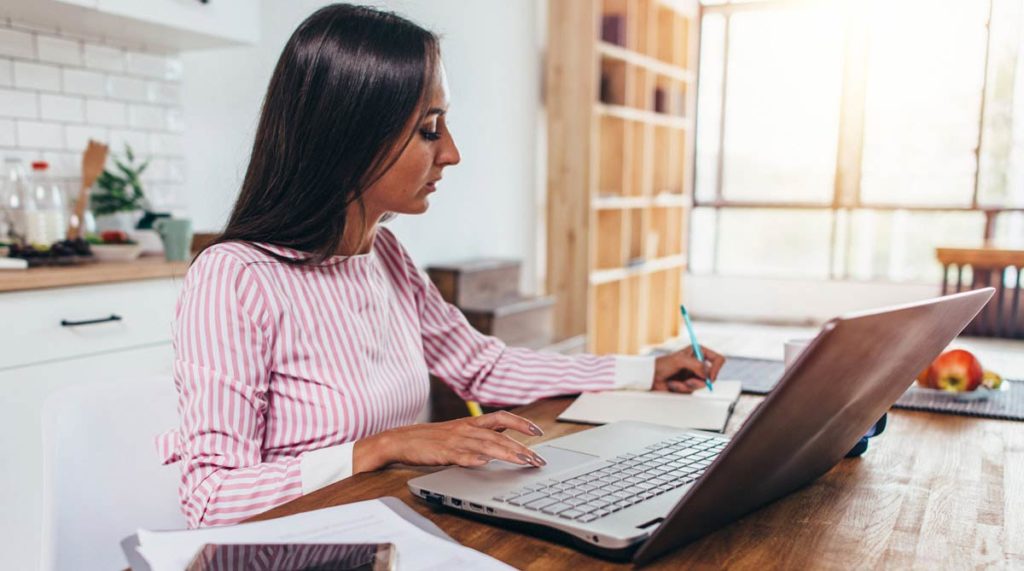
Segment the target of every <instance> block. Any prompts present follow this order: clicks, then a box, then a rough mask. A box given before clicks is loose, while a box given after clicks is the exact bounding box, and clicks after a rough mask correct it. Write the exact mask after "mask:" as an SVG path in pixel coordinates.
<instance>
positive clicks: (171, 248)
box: [153, 218, 192, 262]
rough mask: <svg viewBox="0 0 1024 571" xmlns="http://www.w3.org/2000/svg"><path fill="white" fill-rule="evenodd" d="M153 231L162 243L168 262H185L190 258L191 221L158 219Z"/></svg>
mask: <svg viewBox="0 0 1024 571" xmlns="http://www.w3.org/2000/svg"><path fill="white" fill-rule="evenodd" d="M153 229H154V230H156V231H157V232H158V233H159V234H160V238H161V239H162V240H163V242H164V257H165V258H167V261H168V262H187V261H188V260H189V259H190V258H191V257H192V221H191V220H189V219H188V218H158V219H157V220H155V221H154V222H153Z"/></svg>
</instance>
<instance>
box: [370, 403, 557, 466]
mask: <svg viewBox="0 0 1024 571" xmlns="http://www.w3.org/2000/svg"><path fill="white" fill-rule="evenodd" d="M505 429H512V430H515V431H517V432H521V433H523V434H526V435H528V436H541V435H542V434H544V433H543V432H542V431H541V429H540V428H539V427H538V426H537V425H536V424H534V423H532V422H530V421H529V420H526V419H525V418H523V417H521V416H516V415H514V414H512V413H510V412H505V411H499V412H492V413H490V414H485V415H483V416H476V417H467V418H460V419H457V420H451V421H448V422H434V423H430V424H414V425H411V426H403V427H400V428H394V429H391V430H386V431H384V432H381V433H379V434H375V435H373V436H370V437H367V438H364V439H362V440H360V441H358V442H356V444H355V447H354V448H353V452H352V456H353V459H352V464H353V466H352V468H353V470H352V471H353V473H356V474H358V473H359V472H368V471H371V470H379V469H380V468H383V467H385V466H387V465H388V464H409V465H413V466H448V465H453V464H454V465H457V466H483V465H484V464H486V463H488V462H490V461H491V460H504V461H506V462H511V463H513V464H520V465H523V466H534V467H540V466H543V465H545V464H547V462H546V461H545V460H544V459H543V458H541V457H540V455H538V454H537V453H536V452H534V451H532V450H530V449H529V448H527V447H526V446H523V445H522V444H520V443H518V442H516V441H515V440H512V439H511V438H509V437H508V436H506V435H504V434H502V432H503V431H504V430H505Z"/></svg>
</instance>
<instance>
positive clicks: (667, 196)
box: [651, 192, 690, 207]
mask: <svg viewBox="0 0 1024 571" xmlns="http://www.w3.org/2000/svg"><path fill="white" fill-rule="evenodd" d="M651 204H652V206H684V207H685V206H690V197H689V196H687V195H685V194H681V193H678V192H660V193H658V194H656V195H654V198H653V199H652V201H651Z"/></svg>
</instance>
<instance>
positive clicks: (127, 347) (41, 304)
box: [0, 279, 180, 569]
mask: <svg viewBox="0 0 1024 571" xmlns="http://www.w3.org/2000/svg"><path fill="white" fill-rule="evenodd" d="M179 286H180V283H179V282H177V281H172V280H166V279H160V280H143V281H135V282H126V283H121V284H113V285H102V286H83V287H72V288H59V289H50V290H39V291H32V292H16V293H3V294H0V323H2V325H0V361H2V362H3V363H4V364H5V365H6V366H0V411H2V414H0V458H2V459H0V506H3V511H4V515H3V517H0V551H2V552H3V553H4V559H3V563H2V564H0V567H3V568H4V569H38V568H39V565H40V554H41V550H42V544H41V525H42V505H43V489H42V474H43V466H42V462H43V453H42V407H43V403H44V402H45V400H46V399H47V398H48V397H49V396H50V395H52V394H53V393H55V392H56V391H59V390H60V389H63V388H65V387H70V386H74V385H76V384H82V383H90V382H94V381H102V380H113V379H123V378H144V377H152V376H154V375H159V376H164V377H166V379H167V382H168V383H172V382H173V375H172V372H173V371H172V367H173V362H174V361H173V359H174V355H173V350H172V347H171V320H172V318H173V305H174V300H175V298H176V297H177V292H178V289H179ZM110 312H113V313H115V314H118V315H123V316H124V318H125V319H124V320H123V322H121V323H120V324H118V323H105V324H99V325H90V326H83V327H81V328H79V330H78V331H74V329H76V328H74V327H72V328H70V329H71V330H68V328H61V327H60V326H59V323H58V324H57V326H56V327H54V326H53V325H54V323H53V319H54V318H55V317H57V316H63V315H65V314H66V315H68V316H69V317H67V318H68V319H83V318H89V317H92V316H93V315H94V314H95V315H106V314H109V313H110ZM129 316H133V317H131V318H130V319H129ZM62 318H63V317H62ZM89 327H99V328H106V330H105V331H101V330H100V329H93V330H89ZM12 364H13V365H12ZM168 428H172V427H170V426H169V427H168ZM152 459H153V462H158V458H157V455H156V451H155V449H154V452H153V458H152Z"/></svg>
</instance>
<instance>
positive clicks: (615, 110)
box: [594, 103, 691, 129]
mask: <svg viewBox="0 0 1024 571" xmlns="http://www.w3.org/2000/svg"><path fill="white" fill-rule="evenodd" d="M594 109H595V110H596V111H597V113H598V114H599V115H606V116H608V117H617V118H619V119H625V120H627V121H638V122H641V123H650V124H652V125H658V126H662V127H671V128H673V129H689V128H690V126H691V125H690V123H691V122H690V119H689V118H687V117H679V116H677V115H665V114H664V113H655V112H653V111H644V110H643V109H635V108H633V107H626V106H624V105H609V104H607V103H595V104H594Z"/></svg>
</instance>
